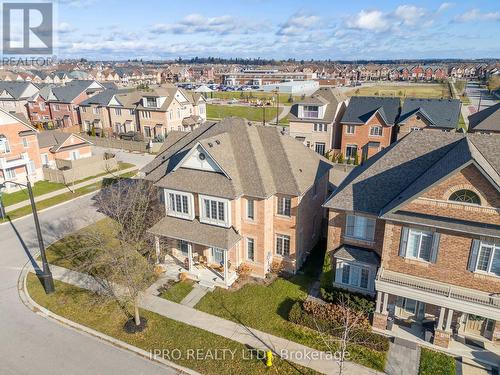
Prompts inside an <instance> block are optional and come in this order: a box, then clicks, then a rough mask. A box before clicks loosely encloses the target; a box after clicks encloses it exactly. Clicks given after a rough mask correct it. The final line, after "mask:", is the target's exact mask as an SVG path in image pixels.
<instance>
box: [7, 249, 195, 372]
mask: <svg viewBox="0 0 500 375" xmlns="http://www.w3.org/2000/svg"><path fill="white" fill-rule="evenodd" d="M38 255H39V252H37V253H35V254H33V256H34V257H35V258H36V257H38ZM30 269H32V267H31V262H30V261H28V262H26V264H25V265H24V266H23V268H22V270H21V273H20V274H19V278H18V281H17V290H18V293H19V298H20V299H21V302H22V303H23V304H24V305H25V306H26V307H27V308H28V309H30V310H31V311H33V312H34V313H35V314H37V315H40V316H42V317H44V318H45V319H49V320H52V321H54V322H56V323H58V324H60V325H63V326H65V327H66V328H69V329H72V330H74V331H77V332H79V333H81V334H84V335H86V336H89V337H92V338H94V339H99V340H101V341H104V342H105V343H106V344H108V345H111V346H113V347H115V348H118V349H120V350H127V351H129V352H132V353H134V354H135V355H138V356H140V357H142V358H143V359H145V360H148V361H151V362H154V363H156V364H158V365H163V366H168V367H170V368H172V369H174V370H176V371H178V372H179V373H180V374H188V375H201V374H200V373H198V372H196V371H194V370H191V369H189V368H187V367H183V366H180V365H178V364H176V363H173V362H170V361H167V360H165V359H162V358H154V359H153V358H151V356H150V353H149V352H147V351H146V350H143V349H140V348H138V347H136V346H133V345H130V344H128V343H126V342H124V341H121V340H118V339H115V338H114V337H111V336H108V335H105V334H104V333H101V332H99V331H96V330H94V329H92V328H88V327H86V326H84V325H81V324H79V323H76V322H73V321H72V320H69V319H66V318H64V317H62V316H60V315H57V314H55V313H53V312H52V311H50V310H48V309H46V308H45V307H43V306H41V305H39V304H38V303H36V302H35V301H34V300H33V299H32V298H31V296H30V295H29V293H28V290H27V288H26V279H27V277H28V272H29V271H30Z"/></svg>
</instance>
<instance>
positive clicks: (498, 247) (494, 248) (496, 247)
mask: <svg viewBox="0 0 500 375" xmlns="http://www.w3.org/2000/svg"><path fill="white" fill-rule="evenodd" d="M484 248H488V249H489V250H490V255H489V259H488V264H487V266H486V270H480V269H478V268H477V266H478V264H479V258H480V257H481V253H482V252H483V251H484ZM496 252H498V253H500V244H499V243H494V242H487V241H481V243H480V244H479V249H478V252H477V259H476V264H475V265H474V269H475V272H477V273H482V274H485V275H491V276H494V277H500V275H497V274H496V273H493V272H491V267H492V265H493V259H494V258H495V253H496Z"/></svg>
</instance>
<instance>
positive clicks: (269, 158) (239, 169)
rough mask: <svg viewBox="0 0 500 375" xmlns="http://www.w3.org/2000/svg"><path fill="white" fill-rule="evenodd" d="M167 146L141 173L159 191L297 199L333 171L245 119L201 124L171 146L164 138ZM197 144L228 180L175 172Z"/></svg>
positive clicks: (295, 145) (302, 149)
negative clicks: (281, 196) (293, 197)
mask: <svg viewBox="0 0 500 375" xmlns="http://www.w3.org/2000/svg"><path fill="white" fill-rule="evenodd" d="M176 138H178V137H176ZM167 142H168V143H169V147H164V148H163V151H162V152H161V153H160V154H159V155H158V156H157V157H156V158H155V159H154V160H153V161H152V162H151V163H149V164H148V165H147V166H146V167H144V168H143V169H142V172H144V173H145V178H146V179H148V180H151V181H154V182H155V184H156V185H157V186H159V187H165V188H174V187H175V188H177V189H179V190H189V191H192V192H207V194H212V195H216V196H221V197H226V198H235V197H237V196H240V195H243V194H244V195H249V196H252V197H259V198H267V197H269V196H271V195H274V194H276V193H281V194H288V195H292V196H299V195H302V194H303V193H304V192H305V191H307V190H308V189H309V188H310V187H311V186H312V185H313V183H314V182H315V181H317V180H318V179H320V178H321V177H322V176H324V174H325V173H328V171H329V169H330V168H331V164H330V163H329V162H328V161H327V160H326V159H325V158H323V157H321V156H320V155H318V154H317V153H315V152H314V151H312V150H310V149H308V148H306V147H304V145H303V144H302V143H300V142H298V141H296V140H295V139H293V138H291V137H289V136H286V135H282V134H281V133H279V132H278V131H276V128H274V127H270V126H266V127H265V126H261V125H249V124H248V122H247V121H246V120H245V119H241V118H237V117H228V118H226V119H224V120H222V121H221V122H218V123H205V124H203V125H201V126H200V127H199V128H197V129H195V130H194V131H192V132H190V133H188V134H186V135H185V136H184V137H179V139H175V142H173V144H171V142H169V140H168V137H167ZM198 143H200V144H201V145H202V146H203V147H204V148H205V149H206V150H207V151H208V153H209V154H210V156H211V157H212V158H213V159H215V161H216V162H217V163H218V164H219V165H220V166H221V167H222V169H223V170H224V171H225V172H226V173H227V174H228V175H229V178H226V177H225V176H224V175H222V174H218V173H213V172H203V171H198V170H195V171H193V170H188V169H186V168H178V169H177V170H175V171H174V168H175V167H176V166H177V164H178V163H179V162H180V161H181V160H182V158H183V157H184V156H185V155H186V154H187V153H188V152H189V151H190V150H191V149H192V148H193V147H194V146H195V145H196V144H198ZM209 185H213V186H209ZM183 186H184V189H182V187H183ZM186 187H187V189H186ZM207 190H210V193H209V192H208V191H207Z"/></svg>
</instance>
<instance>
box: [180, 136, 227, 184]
mask: <svg viewBox="0 0 500 375" xmlns="http://www.w3.org/2000/svg"><path fill="white" fill-rule="evenodd" d="M198 146H199V147H201V148H202V149H203V151H204V152H205V153H206V154H207V155H208V156H210V158H211V159H212V160H213V162H214V163H215V165H217V167H218V168H219V169H220V170H221V171H222V173H224V175H225V176H226V177H227V178H229V179H231V177H229V174H227V172H226V171H225V170H224V168H222V167H221V165H220V164H219V163H218V162H217V160H215V159H214V157H213V156H212V155H211V154H210V152H208V151H207V149H206V148H205V147H203V145H202V144H201V143H200V142H197V143H196V144H195V145H194V146H193V147H192V148H191V150H190V151H189V152H188V153H187V154H186V155H184V157H183V158H182V159H181V160H180V161H179V162H178V163H177V165H176V166H175V167H174V169H173V170H172V172H175V171H176V170H177V169H179V168H180V167H182V164H184V162H185V161H186V160H188V159H189V157H190V156H191V155H192V154H193V153H194V152H195V151H196V149H197V147H198Z"/></svg>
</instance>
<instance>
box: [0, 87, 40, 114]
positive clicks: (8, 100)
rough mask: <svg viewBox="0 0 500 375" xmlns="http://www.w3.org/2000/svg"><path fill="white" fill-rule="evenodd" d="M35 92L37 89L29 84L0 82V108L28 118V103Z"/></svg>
mask: <svg viewBox="0 0 500 375" xmlns="http://www.w3.org/2000/svg"><path fill="white" fill-rule="evenodd" d="M37 92H38V87H37V86H36V85H34V84H33V83H31V82H17V81H0V108H2V109H4V110H6V111H7V112H11V113H21V114H22V115H24V116H25V117H26V118H29V114H28V101H29V99H30V98H31V97H32V96H33V95H35V94H36V93H37Z"/></svg>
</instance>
